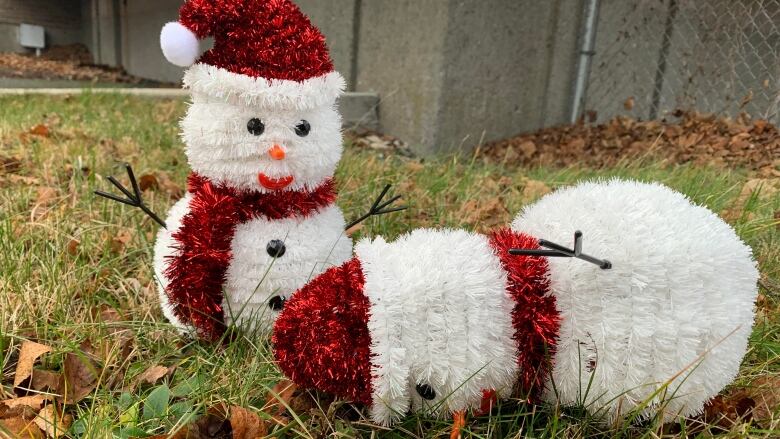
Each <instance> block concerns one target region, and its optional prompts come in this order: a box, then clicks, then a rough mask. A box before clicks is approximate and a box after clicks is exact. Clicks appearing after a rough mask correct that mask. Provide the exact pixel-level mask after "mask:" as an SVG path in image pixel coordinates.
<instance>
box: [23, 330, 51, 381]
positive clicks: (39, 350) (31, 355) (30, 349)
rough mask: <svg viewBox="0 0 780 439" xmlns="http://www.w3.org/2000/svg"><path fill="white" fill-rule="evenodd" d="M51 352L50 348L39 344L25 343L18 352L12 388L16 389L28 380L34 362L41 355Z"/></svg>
mask: <svg viewBox="0 0 780 439" xmlns="http://www.w3.org/2000/svg"><path fill="white" fill-rule="evenodd" d="M48 352H51V348H50V347H49V346H46V345H42V344H40V343H35V342H32V341H25V342H24V343H22V347H21V349H20V350H19V361H18V362H17V363H16V373H15V375H14V387H17V386H18V385H19V384H21V383H22V382H23V381H24V380H26V379H27V378H30V375H32V371H33V365H34V364H35V361H36V360H37V359H38V357H40V356H41V355H43V354H45V353H48Z"/></svg>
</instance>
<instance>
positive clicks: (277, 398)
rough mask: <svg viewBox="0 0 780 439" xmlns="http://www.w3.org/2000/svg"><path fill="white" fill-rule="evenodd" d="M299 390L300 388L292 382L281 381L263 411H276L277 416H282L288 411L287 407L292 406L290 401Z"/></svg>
mask: <svg viewBox="0 0 780 439" xmlns="http://www.w3.org/2000/svg"><path fill="white" fill-rule="evenodd" d="M297 389H298V386H297V385H295V383H293V382H292V381H289V380H282V381H279V382H278V383H276V385H275V386H274V387H273V388H272V389H271V392H270V393H269V394H268V397H267V398H266V400H265V405H264V406H263V411H265V412H268V411H271V410H274V411H275V412H276V413H275V414H277V415H281V414H282V413H284V411H285V410H287V408H286V406H289V405H290V400H291V399H292V397H293V394H295V391H296V390H297Z"/></svg>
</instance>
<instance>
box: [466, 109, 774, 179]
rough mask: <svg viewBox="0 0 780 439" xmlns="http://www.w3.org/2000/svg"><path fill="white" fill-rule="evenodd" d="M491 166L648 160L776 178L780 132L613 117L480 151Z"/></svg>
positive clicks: (678, 116)
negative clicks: (743, 170)
mask: <svg viewBox="0 0 780 439" xmlns="http://www.w3.org/2000/svg"><path fill="white" fill-rule="evenodd" d="M481 151H482V152H481V154H482V155H483V156H485V157H487V158H488V159H489V160H490V161H494V162H500V163H508V164H519V165H524V166H537V165H544V166H560V167H566V166H582V165H587V166H592V167H608V166H614V165H616V164H618V163H620V162H621V161H625V160H627V159H635V158H638V157H652V158H657V159H660V160H663V161H665V162H667V163H670V164H683V163H695V164H709V165H715V166H722V167H744V168H748V169H751V170H757V171H760V172H761V173H762V174H765V175H766V176H780V170H778V167H779V166H780V133H778V129H777V127H776V126H774V125H772V124H770V123H769V122H767V121H765V120H761V119H756V120H751V119H750V117H748V116H747V115H741V116H739V117H737V118H735V119H731V118H722V117H716V116H714V115H711V114H700V113H695V112H683V111H678V112H676V113H675V114H674V115H673V118H672V119H671V120H660V121H648V122H643V121H638V120H635V119H631V118H627V117H617V118H615V119H612V120H611V121H609V122H607V123H605V124H602V125H588V124H577V125H567V126H561V127H556V128H547V129H543V130H540V131H536V132H533V133H529V134H523V135H520V136H517V137H514V138H511V139H507V140H502V141H499V142H494V143H491V144H488V145H486V146H484V147H483V148H482V149H481Z"/></svg>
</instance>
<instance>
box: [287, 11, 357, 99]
mask: <svg viewBox="0 0 780 439" xmlns="http://www.w3.org/2000/svg"><path fill="white" fill-rule="evenodd" d="M296 3H297V4H298V6H300V8H301V10H303V12H304V13H305V14H306V15H308V16H309V17H310V18H311V20H312V22H313V23H314V25H315V26H317V27H318V28H320V30H321V31H322V33H323V34H324V35H325V39H326V40H327V43H328V48H329V49H330V55H331V57H332V58H333V63H334V64H335V65H336V70H338V71H339V72H341V74H342V75H344V78H345V79H346V80H347V83H348V87H349V88H350V90H353V89H354V83H353V82H354V80H355V71H354V67H355V63H356V61H357V60H356V58H355V44H356V38H357V36H356V26H357V25H358V23H359V15H360V8H359V7H358V6H359V5H360V4H361V3H362V2H361V1H360V0H327V1H323V0H297V1H296Z"/></svg>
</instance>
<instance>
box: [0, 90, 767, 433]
mask: <svg viewBox="0 0 780 439" xmlns="http://www.w3.org/2000/svg"><path fill="white" fill-rule="evenodd" d="M185 109H186V106H185V104H184V103H181V102H174V101H148V100H143V99H133V98H122V97H118V96H110V95H84V96H80V97H72V98H44V97H16V98H2V99H0V140H1V141H2V146H1V148H2V150H0V156H1V157H16V158H19V159H20V160H21V167H20V169H19V170H16V171H14V172H13V173H3V172H2V171H0V202H1V204H0V205H1V206H2V208H1V209H0V273H2V275H1V277H0V288H1V290H2V293H0V307H1V308H0V358H2V360H0V361H2V370H3V375H2V388H0V393H2V395H0V399H2V398H8V397H11V395H12V388H11V385H12V381H13V372H14V368H15V365H16V356H17V354H18V347H19V345H20V344H21V342H22V341H23V340H26V339H33V340H36V341H39V342H41V343H45V344H48V345H50V346H52V347H53V348H54V352H53V353H51V354H49V355H47V356H45V357H44V360H43V364H41V365H39V366H38V367H40V368H43V369H49V370H59V368H60V366H61V363H62V361H63V358H64V356H65V354H67V353H69V352H76V351H78V349H79V345H80V343H81V342H82V341H84V340H87V339H90V340H92V341H93V342H94V343H96V344H97V343H104V344H107V345H108V348H113V349H114V351H113V352H114V353H117V352H118V350H119V343H120V341H119V337H117V336H116V335H111V334H112V331H116V330H121V331H124V333H126V334H127V333H129V334H132V335H133V337H134V344H133V350H132V352H131V354H130V357H129V358H128V360H127V361H126V362H125V363H122V364H111V366H113V367H108V368H106V372H105V373H104V375H102V376H101V384H100V385H99V386H98V388H97V390H96V391H95V392H94V393H93V394H92V395H90V396H89V397H87V398H86V399H84V400H83V401H82V402H80V403H79V404H77V405H75V406H70V407H69V408H68V410H69V412H70V413H71V414H73V416H74V418H75V419H76V422H75V423H74V426H73V427H72V429H71V431H70V433H69V434H70V436H72V437H89V438H93V437H95V438H102V437H112V436H113V437H131V436H141V435H145V434H161V433H164V432H167V431H171V430H174V429H176V428H178V427H180V426H181V425H183V424H185V423H186V422H187V421H188V420H190V419H192V418H193V417H194V416H197V415H199V414H201V413H203V412H205V410H206V409H207V408H208V407H212V406H214V405H217V404H219V403H227V404H232V405H239V406H243V407H248V408H251V409H253V410H258V409H259V408H260V407H262V405H263V404H264V401H265V398H266V394H267V392H268V389H269V388H270V387H272V386H273V385H274V384H275V383H276V382H277V381H278V380H279V379H280V378H281V376H280V373H279V371H278V370H277V369H276V368H275V366H274V365H273V363H272V360H271V358H272V356H271V354H270V350H269V347H268V344H267V342H266V341H265V340H262V339H258V338H255V337H248V336H243V337H239V338H238V339H237V340H236V341H235V342H234V343H232V344H230V345H229V346H227V347H225V348H221V347H215V346H210V345H206V344H201V343H197V342H192V341H187V340H182V339H181V338H180V337H179V336H178V335H177V334H176V332H175V331H174V330H173V329H172V328H171V327H170V326H169V325H168V324H167V323H166V322H165V321H164V319H163V318H162V315H161V313H160V312H159V309H158V303H157V296H156V289H155V287H154V284H153V278H152V271H151V258H152V245H153V242H154V237H155V231H156V224H154V223H153V222H152V221H150V220H149V219H148V218H144V217H142V215H141V214H139V213H138V212H135V211H132V210H130V209H129V208H126V207H123V206H119V205H117V204H114V203H108V202H105V201H103V200H100V199H97V198H95V197H94V196H93V195H92V191H94V190H95V189H108V188H109V185H108V183H107V182H106V181H105V180H104V179H103V178H102V177H101V176H107V175H117V176H122V174H123V170H122V169H121V168H120V167H119V166H118V165H119V163H121V162H125V161H126V162H129V163H132V164H133V165H134V167H135V169H136V172H137V174H138V175H142V174H145V173H151V172H164V173H167V174H168V175H169V176H170V177H171V179H172V180H173V181H175V182H178V184H180V185H182V186H183V184H184V181H185V178H186V175H187V173H188V168H187V165H186V160H185V158H184V156H183V152H182V145H181V143H180V141H179V140H178V137H177V132H178V126H177V122H178V119H179V118H180V117H181V116H182V114H183V112H184V111H185ZM41 123H48V124H49V125H50V126H51V135H50V137H35V136H29V135H23V133H25V132H26V131H28V130H29V129H30V128H31V127H33V126H35V125H38V124H41ZM611 176H626V177H632V178H637V179H641V180H657V181H661V182H663V183H666V184H668V185H669V186H671V187H673V188H675V189H678V190H680V191H682V192H684V193H686V194H688V195H689V196H691V197H692V198H693V200H694V201H696V202H699V203H702V204H704V205H706V206H708V207H709V208H711V209H713V210H714V211H716V212H724V213H726V212H728V215H727V217H728V218H729V220H730V221H731V222H732V224H734V226H735V227H736V229H737V231H738V232H739V234H740V235H741V236H742V237H743V238H744V239H745V240H746V241H747V242H748V243H749V244H750V245H751V246H752V247H753V248H754V250H755V253H756V255H757V258H758V260H759V263H760V266H761V271H762V273H763V281H762V294H763V296H764V298H763V299H762V302H761V303H760V304H759V312H758V319H757V325H756V329H755V331H754V334H753V336H752V340H751V349H750V352H749V354H748V356H747V359H746V361H745V363H744V366H743V370H742V373H741V375H740V377H739V378H738V380H737V382H736V383H735V385H734V389H739V388H741V387H744V386H746V385H748V384H749V383H750V382H751V381H752V380H753V379H754V378H755V377H758V376H775V377H776V376H778V375H780V361H779V360H778V355H779V353H780V297H778V286H780V230H779V226H778V220H776V219H775V218H774V213H775V212H777V211H778V210H780V194H774V195H767V193H766V191H764V193H758V192H756V193H753V194H752V195H751V196H749V197H740V193H741V192H742V190H743V187H744V185H745V183H746V182H747V181H748V180H749V179H750V178H751V175H750V174H749V173H748V172H745V171H741V170H722V169H702V168H694V167H690V166H661V165H659V164H657V163H655V162H652V161H635V162H630V163H628V162H627V163H625V164H623V165H621V166H619V167H617V168H614V169H599V170H597V169H516V168H506V167H501V166H497V165H491V164H487V163H484V162H483V161H482V159H480V158H474V157H470V156H454V157H452V156H451V157H445V158H441V159H439V160H430V161H424V162H422V161H418V160H411V159H405V158H401V157H397V156H392V155H389V156H383V155H379V154H376V153H374V152H370V151H364V150H359V149H357V148H354V147H348V148H347V149H346V151H345V156H344V159H343V162H342V164H341V166H340V168H339V170H338V180H339V182H340V188H341V192H340V200H339V204H340V205H341V207H342V209H343V210H344V212H345V214H346V216H347V217H348V218H351V217H355V216H358V215H359V214H360V213H362V212H364V211H365V210H366V208H367V207H368V203H369V202H370V200H372V199H373V197H375V196H376V194H377V193H378V192H379V190H381V187H382V186H383V185H384V184H385V183H393V184H394V185H395V190H396V191H397V192H399V193H402V194H404V195H405V198H406V201H407V202H408V203H409V204H410V206H411V208H410V209H409V210H408V211H407V212H405V213H403V214H398V215H395V216H389V217H384V218H380V219H375V220H372V221H371V222H369V223H368V224H367V225H366V227H365V228H363V229H362V230H361V231H360V232H359V233H358V234H359V235H364V236H370V235H376V234H382V235H385V236H387V237H390V238H392V237H395V236H397V235H398V234H400V233H403V232H406V231H409V230H411V229H413V228H416V227H421V226H452V227H465V228H469V229H476V230H485V229H488V228H489V227H492V226H495V225H501V224H506V223H508V222H509V221H510V220H511V218H512V217H513V216H514V214H515V213H516V212H517V211H518V210H519V209H520V208H521V207H522V206H523V204H525V203H528V202H530V201H533V199H534V198H535V196H534V195H533V194H530V193H528V192H526V190H525V188H526V186H528V184H527V182H528V181H529V180H533V181H540V182H543V183H544V184H546V185H547V186H549V187H551V188H555V187H558V186H562V185H567V184H571V183H573V182H576V181H578V180H581V179H584V178H606V177H611ZM41 187H47V188H53V190H54V191H55V192H54V194H55V198H53V199H50V200H48V202H47V203H44V205H36V204H37V203H36V200H37V199H38V196H39V190H40V188H41ZM146 197H147V201H148V202H149V204H150V205H151V206H153V209H154V210H155V211H157V212H159V213H160V214H161V215H162V214H164V213H165V211H166V209H167V207H168V206H169V205H170V204H171V200H170V199H169V197H168V196H167V194H166V193H165V192H164V191H162V190H159V191H152V192H148V193H147V194H146ZM464 206H466V207H465V208H464ZM128 234H129V235H128ZM125 235H126V236H131V239H130V241H129V242H127V243H126V244H124V245H121V244H117V243H116V242H115V238H116V237H118V236H125ZM76 242H77V243H78V244H77V245H76V244H75V243H76ZM69 248H70V251H69ZM105 307H110V308H114V309H116V310H118V311H119V312H120V313H121V314H122V315H123V317H124V320H125V321H123V322H122V323H121V324H116V323H114V324H111V325H107V324H105V323H103V322H101V321H100V319H98V318H97V317H96V316H95V314H96V312H95V310H99V309H101V308H105ZM115 356H117V357H118V355H115ZM107 363H112V361H107ZM113 363H118V361H114V362H113ZM155 364H161V365H165V366H176V369H175V371H174V372H173V374H172V375H171V377H170V378H166V379H165V380H163V381H162V383H164V384H157V385H155V386H133V385H132V383H134V382H135V378H136V376H137V375H138V374H140V373H141V372H143V371H144V370H145V369H146V368H148V367H149V366H151V365H155ZM115 375H116V376H117V377H119V378H113V379H114V380H118V383H117V384H116V385H114V386H109V385H108V383H109V382H110V380H111V379H112V377H114V376H115ZM323 401H325V400H323ZM449 426H450V422H449V421H446V420H436V419H427V418H425V417H409V418H407V420H406V421H405V422H403V423H402V424H400V425H398V426H396V427H395V428H394V429H393V430H385V429H380V428H377V427H373V426H371V424H370V423H369V422H367V421H366V420H365V418H364V417H363V414H362V413H361V412H360V411H359V410H358V409H354V408H352V407H351V406H349V405H348V404H342V403H336V404H334V405H331V406H328V405H326V404H324V402H323V405H322V406H321V409H319V410H318V409H313V410H304V411H301V412H299V413H296V417H295V418H294V419H293V420H292V422H291V423H290V424H289V425H288V426H287V427H286V428H285V429H282V430H278V431H277V432H276V433H275V435H276V436H279V437H283V436H291V435H292V436H296V435H301V436H306V437H324V436H332V437H358V436H362V437H374V436H381V437H434V436H437V435H447V434H448V429H449ZM681 429H682V431H683V432H685V433H688V434H690V432H691V430H692V429H693V430H695V432H696V433H695V434H699V435H702V436H709V435H711V434H716V433H717V434H721V435H723V436H725V437H745V436H747V435H753V436H756V437H772V436H777V435H780V421H778V422H774V423H771V424H769V425H766V424H765V425H763V426H762V425H758V424H756V423H738V424H737V425H734V426H732V427H729V428H726V429H716V428H715V427H714V426H711V425H706V423H704V424H703V423H702V422H701V421H692V422H688V423H687V424H682V426H679V425H678V426H667V427H665V428H664V427H662V426H660V425H659V424H658V423H657V422H646V423H643V424H639V425H619V426H613V427H604V426H601V425H599V424H598V423H597V422H595V420H594V419H592V418H590V417H589V416H587V415H585V414H583V412H582V410H578V409H576V408H574V409H570V408H561V407H555V406H532V405H528V404H525V403H522V402H518V401H508V402H506V403H504V404H503V405H502V407H501V409H500V410H499V411H498V412H496V413H494V414H493V415H492V416H491V417H489V418H488V417H485V418H480V419H476V420H474V419H472V420H471V422H470V423H469V425H468V426H467V429H466V431H465V432H464V434H465V435H469V434H473V435H474V437H523V436H533V437H658V436H662V435H672V436H673V435H676V434H682V433H679V432H680V430H681ZM773 429H774V430H773Z"/></svg>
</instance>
